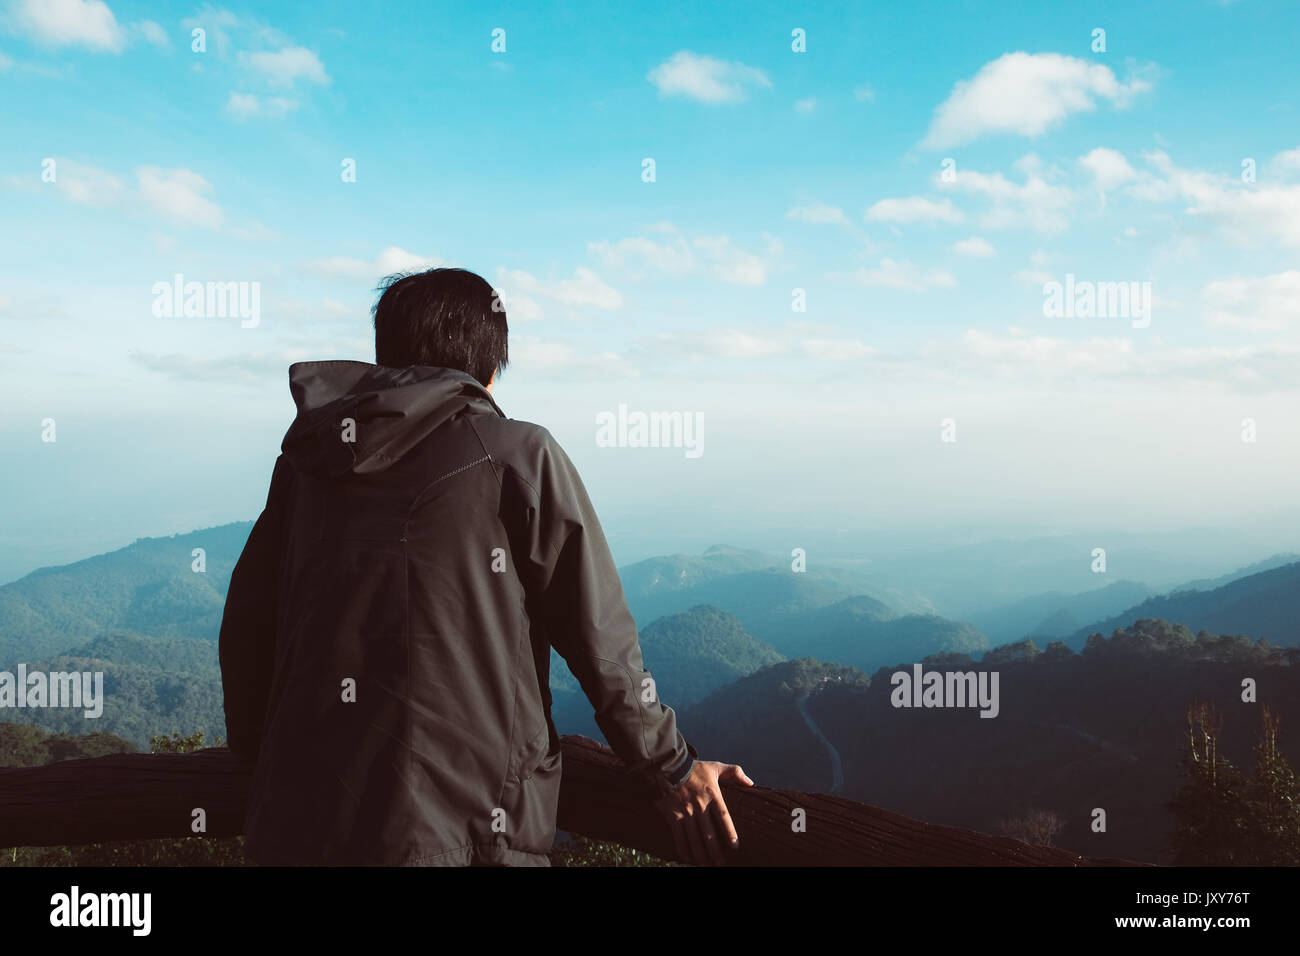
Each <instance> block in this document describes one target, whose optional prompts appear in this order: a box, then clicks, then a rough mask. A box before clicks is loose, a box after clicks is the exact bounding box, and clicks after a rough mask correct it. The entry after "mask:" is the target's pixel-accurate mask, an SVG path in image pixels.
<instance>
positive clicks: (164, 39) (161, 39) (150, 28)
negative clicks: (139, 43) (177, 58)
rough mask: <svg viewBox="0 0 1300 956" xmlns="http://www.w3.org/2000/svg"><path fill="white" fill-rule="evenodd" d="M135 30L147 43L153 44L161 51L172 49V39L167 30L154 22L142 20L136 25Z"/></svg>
mask: <svg viewBox="0 0 1300 956" xmlns="http://www.w3.org/2000/svg"><path fill="white" fill-rule="evenodd" d="M135 29H136V30H138V31H139V33H140V35H141V36H142V37H144V39H145V42H147V43H151V44H153V45H154V46H156V47H157V48H158V49H160V50H170V49H171V45H172V41H171V37H169V36H168V35H167V31H166V30H164V29H163V28H162V27H160V26H159V25H158V24H156V23H154V22H153V21H152V20H141V21H140V22H139V23H137V24H136V25H135Z"/></svg>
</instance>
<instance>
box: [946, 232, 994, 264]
mask: <svg viewBox="0 0 1300 956" xmlns="http://www.w3.org/2000/svg"><path fill="white" fill-rule="evenodd" d="M952 251H953V252H955V253H957V254H958V255H960V256H969V257H970V258H972V259H988V258H990V257H992V256H996V255H997V254H998V253H997V250H996V249H994V248H993V245H992V243H990V242H989V241H988V240H987V239H981V238H980V237H979V236H971V237H970V238H969V239H959V240H958V241H956V242H954V243H953V244H952Z"/></svg>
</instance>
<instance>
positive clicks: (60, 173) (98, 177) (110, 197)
mask: <svg viewBox="0 0 1300 956" xmlns="http://www.w3.org/2000/svg"><path fill="white" fill-rule="evenodd" d="M50 185H52V186H53V187H54V188H55V189H56V190H57V191H58V193H59V195H61V196H62V197H63V198H64V199H66V200H68V201H69V202H75V203H82V204H84V205H87V206H114V205H117V204H118V203H119V202H121V201H122V200H123V199H125V198H126V197H127V195H128V189H127V186H126V184H125V183H124V182H122V180H121V179H119V178H118V177H117V176H114V175H113V174H112V173H110V172H107V171H106V170H103V169H98V168H96V167H94V166H88V165H86V164H85V163H78V162H75V161H74V160H71V159H63V158H61V157H55V159H54V182H53V183H51V184H50Z"/></svg>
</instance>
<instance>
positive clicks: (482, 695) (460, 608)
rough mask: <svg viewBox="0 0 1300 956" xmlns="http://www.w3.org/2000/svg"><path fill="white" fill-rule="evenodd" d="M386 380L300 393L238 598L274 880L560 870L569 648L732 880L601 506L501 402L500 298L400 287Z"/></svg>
mask: <svg viewBox="0 0 1300 956" xmlns="http://www.w3.org/2000/svg"><path fill="white" fill-rule="evenodd" d="M374 322H375V361H376V363H377V364H375V365H369V364H366V363H364V362H344V361H330V362H299V363H296V364H294V365H292V366H291V367H290V369H289V387H290V391H291V392H292V394H293V398H294V401H295V403H296V404H297V406H298V415H297V418H296V419H295V421H294V422H293V424H292V425H291V426H290V428H289V430H288V432H287V433H286V434H285V437H284V442H283V444H282V446H281V450H282V454H281V455H280V456H279V458H278V459H277V460H276V463H275V468H274V471H273V474H272V477H271V487H270V492H269V493H268V495H267V502H266V508H265V510H264V511H263V512H262V514H261V516H260V517H259V518H258V520H257V523H256V524H255V525H254V526H253V530H252V532H251V534H250V535H249V538H248V543H247V544H246V545H245V547H244V552H243V554H242V555H241V556H240V559H239V562H238V564H237V565H236V566H235V570H234V573H233V575H232V577H231V581H230V590H229V593H228V595H227V597H226V608H225V616H224V619H223V620H222V624H221V638H220V648H221V676H222V685H223V689H224V693H225V704H226V725H227V734H228V738H229V742H230V747H231V748H232V749H233V750H235V751H236V752H238V753H240V754H243V755H245V756H246V757H247V758H248V759H250V760H254V761H256V765H255V769H254V773H253V780H252V791H251V795H250V798H249V805H248V815H247V819H246V824H245V848H246V850H247V852H248V853H249V855H250V856H251V857H252V858H253V859H254V860H256V861H257V862H260V863H267V864H318V865H328V864H390V865H410V866H439V865H452V866H455V865H479V864H489V865H490V864H497V865H533V866H538V865H540V866H545V865H547V864H548V862H549V861H548V858H547V856H546V853H547V851H548V850H549V849H550V847H551V844H552V841H553V839H554V836H555V813H556V804H557V800H558V794H559V785H560V748H559V737H558V735H557V733H556V729H555V725H554V723H553V722H552V720H551V695H550V688H549V665H550V648H551V647H554V648H555V649H556V651H558V652H559V654H560V655H561V656H562V657H563V658H564V660H565V661H566V663H567V664H568V666H569V668H570V670H572V671H573V673H574V675H575V676H576V677H577V679H578V681H579V683H580V684H581V686H582V689H583V691H584V693H585V694H586V695H587V698H588V699H589V700H590V702H591V704H592V706H593V707H594V708H595V712H596V722H597V724H598V725H599V727H600V729H601V731H602V732H603V733H604V735H605V738H606V740H607V741H608V742H609V744H610V746H611V747H612V748H613V749H614V751H615V753H617V754H618V756H619V757H620V758H621V759H622V760H623V761H624V763H626V764H627V765H628V767H629V770H630V772H632V773H634V774H636V775H637V776H638V777H639V779H640V780H641V781H642V782H643V783H644V789H645V793H646V798H647V800H651V799H655V800H656V805H657V806H658V807H659V809H660V811H661V812H663V813H664V814H665V816H666V817H667V818H668V819H669V821H670V824H671V827H672V830H673V835H674V839H675V841H676V845H677V851H678V854H679V856H680V857H681V858H682V859H686V860H690V861H693V862H696V863H710V862H711V863H721V862H725V851H724V849H723V848H722V846H721V844H722V843H724V842H725V843H727V844H729V845H732V846H734V845H735V843H736V840H737V835H736V832H735V828H734V826H733V825H732V822H731V819H730V817H729V816H728V814H727V809H726V804H725V802H724V801H723V798H722V792H721V789H720V786H719V782H720V781H724V780H726V781H737V782H740V783H742V784H745V785H752V783H753V781H751V780H750V779H749V778H748V777H746V776H745V774H744V771H742V770H741V769H740V768H739V767H737V766H734V765H728V764H722V763H715V762H711V761H704V760H697V759H696V756H697V755H696V753H695V749H694V748H693V747H691V746H690V745H689V744H687V743H686V741H685V740H684V739H683V738H682V735H681V734H680V733H679V732H678V730H677V726H676V716H675V715H674V713H673V711H672V709H671V708H669V707H667V706H665V705H664V704H662V703H661V702H660V701H659V699H658V697H657V694H656V693H655V690H654V684H653V682H652V681H651V680H650V675H649V673H648V672H647V671H646V670H645V668H644V667H643V664H642V657H641V650H640V646H639V644H638V641H637V632H636V626H635V624H634V623H633V621H632V616H631V613H630V612H629V611H628V607H627V603H626V601H625V600H624V597H623V591H622V587H621V585H620V582H619V579H618V574H617V572H616V570H615V567H614V562H613V559H612V557H611V556H610V552H609V546H608V545H607V543H606V541H605V537H604V534H603V533H602V531H601V528H600V523H599V522H598V521H597V519H596V514H595V511H594V510H593V508H592V505H591V502H590V500H589V499H588V497H587V493H586V491H585V489H584V488H583V485H582V482H581V481H580V480H579V478H578V474H577V472H576V471H575V470H574V467H573V464H572V463H571V462H570V461H569V458H568V456H567V455H565V453H564V451H563V450H562V449H561V448H560V446H559V445H558V444H557V443H556V441H555V439H554V438H552V437H551V435H550V433H549V432H547V430H546V429H544V428H542V427H540V426H538V425H533V424H529V423H527V422H522V421H516V420H513V419H509V418H506V416H505V414H504V413H503V412H502V411H501V409H500V408H498V407H497V405H496V402H495V401H494V400H493V399H492V396H491V390H492V386H493V384H494V382H495V378H496V375H497V373H498V372H499V371H500V370H501V369H502V368H504V367H505V365H506V359H507V348H506V338H507V328H506V316H505V312H504V310H503V309H502V308H501V304H500V302H499V300H498V299H497V297H496V293H495V292H494V291H493V290H492V288H491V286H489V285H488V283H486V282H485V281H484V280H483V279H482V278H480V277H479V276H477V275H475V274H473V273H471V272H466V271H464V270H461V269H433V270H430V271H428V272H423V273H418V274H413V275H406V276H394V277H390V279H388V280H386V281H385V283H384V286H383V293H382V295H381V296H380V298H379V300H378V302H377V303H376V305H375V309H374Z"/></svg>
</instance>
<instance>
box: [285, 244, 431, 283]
mask: <svg viewBox="0 0 1300 956" xmlns="http://www.w3.org/2000/svg"><path fill="white" fill-rule="evenodd" d="M439 265H442V260H441V259H439V258H438V257H437V256H423V255H419V254H417V253H414V252H407V251H406V250H405V249H403V248H401V247H400V246H388V247H387V248H386V249H384V250H383V252H381V253H379V255H378V256H377V257H376V258H375V259H373V260H372V261H370V262H366V261H364V260H362V259H353V258H350V257H348V256H335V257H333V258H329V259H314V260H311V261H309V262H305V263H303V265H302V268H303V270H304V271H305V272H308V273H310V274H312V275H315V276H319V277H320V278H323V279H347V280H354V279H359V280H362V281H378V280H379V279H382V278H384V277H385V276H390V275H393V274H395V273H399V272H422V271H424V270H425V269H432V268H435V267H436V266H439Z"/></svg>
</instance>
